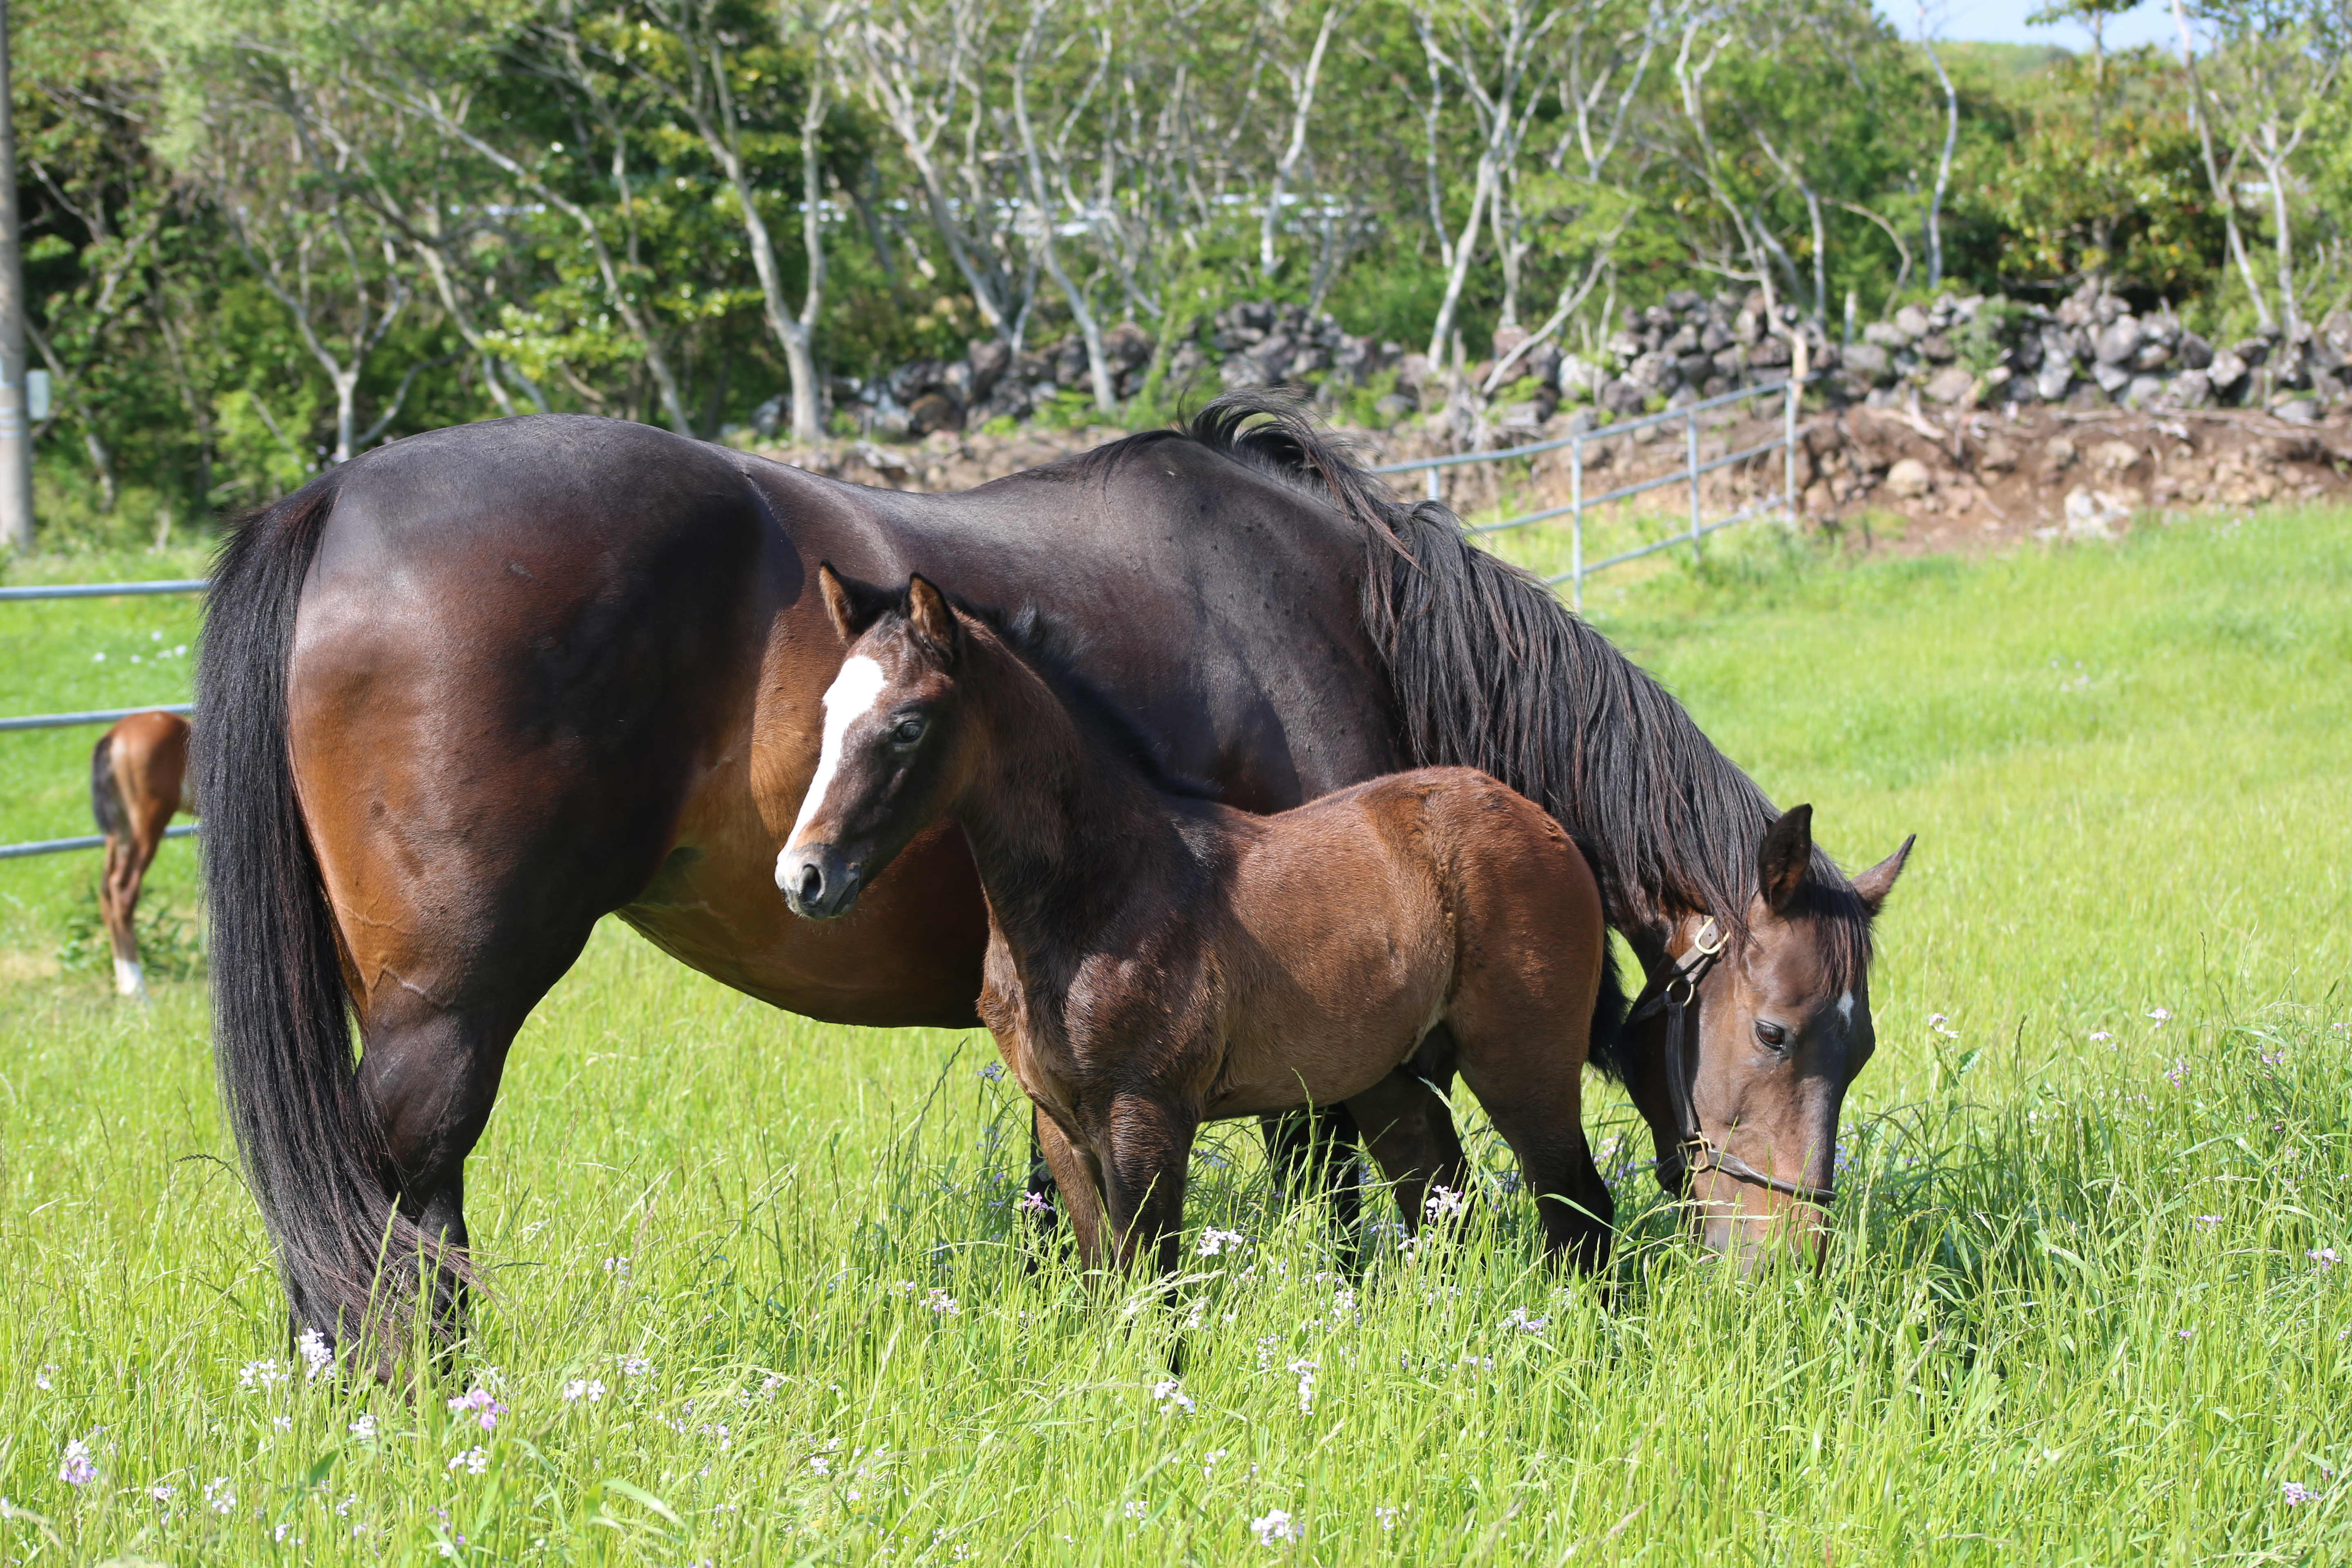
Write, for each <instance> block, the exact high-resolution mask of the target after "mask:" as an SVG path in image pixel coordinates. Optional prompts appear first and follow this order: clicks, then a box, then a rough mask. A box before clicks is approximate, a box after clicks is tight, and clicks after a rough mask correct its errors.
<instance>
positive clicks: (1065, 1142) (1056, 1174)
mask: <svg viewBox="0 0 2352 1568" xmlns="http://www.w3.org/2000/svg"><path fill="white" fill-rule="evenodd" d="M1030 1127H1031V1131H1032V1133H1033V1134H1034V1137H1035V1138H1036V1141H1037V1166H1036V1167H1035V1168H1033V1170H1032V1172H1031V1174H1030V1178H1029V1190H1030V1191H1031V1192H1037V1191H1040V1190H1042V1191H1045V1192H1047V1193H1051V1192H1053V1191H1055V1189H1056V1188H1059V1189H1060V1191H1061V1194H1062V1207H1063V1209H1064V1210H1065V1212H1066V1213H1067V1214H1068V1215H1069V1216H1070V1236H1071V1238H1072V1239H1073V1240H1075V1241H1076V1243H1077V1247H1078V1261H1079V1262H1080V1263H1081V1264H1083V1265H1085V1266H1086V1267H1087V1268H1100V1267H1101V1265H1102V1217H1103V1211H1102V1167H1101V1165H1100V1164H1099V1163H1097V1161H1096V1159H1095V1157H1094V1155H1093V1154H1092V1153H1091V1152H1089V1151H1087V1150H1086V1149H1084V1148H1082V1147H1080V1146H1079V1145H1078V1144H1077V1143H1076V1142H1073V1141H1072V1140H1071V1138H1070V1135H1069V1134H1068V1133H1066V1132H1065V1131H1062V1127H1061V1123H1059V1122H1057V1121H1055V1120H1054V1119H1053V1118H1052V1117H1050V1116H1048V1115H1046V1114H1045V1112H1044V1111H1042V1110H1039V1111H1035V1112H1034V1116H1033V1118H1032V1121H1031V1123H1030ZM1037 1169H1042V1170H1043V1171H1044V1173H1045V1174H1044V1178H1043V1181H1042V1183H1041V1181H1040V1179H1039V1177H1038V1174H1037ZM1043 1223H1044V1224H1045V1225H1046V1226H1050V1225H1051V1224H1052V1222H1051V1220H1050V1219H1048V1220H1045V1221H1044V1222H1043Z"/></svg>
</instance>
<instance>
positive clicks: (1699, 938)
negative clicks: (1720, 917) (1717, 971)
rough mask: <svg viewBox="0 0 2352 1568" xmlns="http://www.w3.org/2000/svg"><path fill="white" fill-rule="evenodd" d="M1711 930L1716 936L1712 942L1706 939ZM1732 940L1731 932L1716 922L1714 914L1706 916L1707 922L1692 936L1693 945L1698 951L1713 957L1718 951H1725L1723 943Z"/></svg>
mask: <svg viewBox="0 0 2352 1568" xmlns="http://www.w3.org/2000/svg"><path fill="white" fill-rule="evenodd" d="M1710 932H1712V933H1713V934H1714V937H1715V941H1714V942H1713V943H1712V944H1710V943H1709V942H1707V940H1706V939H1707V936H1708V934H1709V933H1710ZM1730 940H1731V933H1730V932H1728V931H1725V930H1724V929H1723V928H1722V927H1721V926H1719V925H1717V923H1716V920H1715V917H1714V916H1713V915H1709V916H1707V917H1706V924H1705V925H1703V926H1701V927H1699V928H1698V934H1697V935H1696V936H1694V937H1692V938H1691V946H1692V947H1693V948H1695V949H1696V950H1697V951H1698V952H1703V953H1705V954H1706V955H1707V956H1708V957H1709V958H1713V957H1714V956H1715V955H1716V954H1717V953H1718V952H1722V951H1723V944H1724V943H1725V942H1729V941H1730Z"/></svg>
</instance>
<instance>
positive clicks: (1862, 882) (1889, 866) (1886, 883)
mask: <svg viewBox="0 0 2352 1568" xmlns="http://www.w3.org/2000/svg"><path fill="white" fill-rule="evenodd" d="M1918 842H1919V836H1918V835H1917V834H1916V833H1915V834H1913V835H1912V836H1911V837H1908V838H1906V839H1905V840H1904V841H1903V847H1902V848H1900V849H1897V850H1896V851H1895V853H1894V854H1892V855H1889V856H1888V857H1887V858H1885V859H1884V860H1881V861H1880V862H1879V863H1878V864H1877V865H1875V866H1873V867H1872V868H1870V869H1869V870H1867V871H1864V873H1863V874H1862V875H1861V876H1859V877H1856V878H1855V879H1853V890H1854V891H1855V892H1857V893H1859V894H1861V895H1862V907H1863V908H1864V909H1865V910H1869V911H1870V916H1871V918H1872V919H1873V920H1876V919H1877V918H1878V911H1879V909H1880V908H1881V907H1882V906H1883V905H1884V904H1885V902H1886V895H1887V894H1889V893H1891V892H1893V891H1894V890H1895V878H1897V877H1900V876H1901V875H1903V863H1904V862H1905V861H1906V860H1908V859H1910V858H1911V846H1913V845H1914V844H1916V843H1918Z"/></svg>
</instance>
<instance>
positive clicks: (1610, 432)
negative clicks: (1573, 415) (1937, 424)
mask: <svg viewBox="0 0 2352 1568" xmlns="http://www.w3.org/2000/svg"><path fill="white" fill-rule="evenodd" d="M1813 379H1814V377H1813V376H1811V375H1804V374H1799V375H1796V376H1793V377H1791V378H1790V380H1788V381H1784V382H1779V383H1776V384H1771V385H1768V386H1747V387H1742V388H1740V389H1739V390H1738V391H1737V392H1727V393H1725V394H1724V395H1722V396H1720V397H1703V398H1700V399H1699V400H1698V401H1697V402H1696V403H1689V404H1685V405H1683V406H1682V407H1680V408H1670V409H1668V410H1667V411H1666V412H1665V413H1664V414H1649V415H1644V416H1643V417H1641V418H1639V419H1626V420H1621V421H1619V422H1618V423H1616V424H1613V425H1603V426H1597V427H1596V428H1593V429H1591V430H1579V431H1574V432H1571V433H1570V434H1569V435H1566V436H1559V437H1553V438H1551V439H1550V440H1548V441H1531V442H1529V443H1528V444H1527V445H1525V446H1522V447H1505V448H1503V449H1502V450H1501V451H1496V452H1456V453H1452V454H1449V455H1448V456H1445V457H1442V458H1414V459H1412V461H1410V462H1404V463H1383V464H1381V466H1380V467H1378V468H1374V469H1373V470H1372V472H1374V473H1376V474H1409V473H1416V472H1419V473H1425V474H1427V475H1428V476H1429V486H1428V492H1427V493H1428V496H1429V499H1430V500H1437V499H1438V471H1439V470H1440V469H1443V468H1461V467H1463V466H1464V465H1465V464H1469V463H1507V462H1510V461H1512V460H1514V459H1516V458H1535V457H1540V456H1541V455H1542V454H1544V453H1546V452H1557V451H1559V450H1560V449H1561V448H1562V447H1565V448H1567V450H1568V487H1569V499H1568V504H1567V505H1565V506H1554V507H1546V508H1544V509H1543V510H1540V511H1530V512H1525V513H1522V514H1521V515H1519V516H1517V517H1507V518H1505V519H1503V520H1502V521H1499V522H1482V523H1479V524H1478V525H1477V526H1475V527H1474V528H1470V529H1467V530H1465V531H1466V532H1469V533H1473V534H1480V535H1484V534H1490V533H1507V532H1509V531H1511V530H1513V529H1518V528H1526V527H1528V525H1529V524H1531V523H1538V522H1548V521H1550V520H1551V519H1553V518H1556V517H1566V518H1568V519H1569V563H1570V564H1569V568H1568V570H1567V571H1565V572H1562V573H1560V574H1558V575H1557V576H1553V577H1548V578H1546V579H1544V581H1545V582H1546V583H1548V584H1550V585H1552V586H1554V587H1558V586H1559V584H1562V583H1566V584H1569V585H1570V601H1571V602H1572V603H1573V604H1574V605H1575V607H1576V608H1577V609H1579V610H1581V609H1583V608H1584V584H1585V580H1586V579H1587V578H1590V577H1591V576H1593V575H1595V574H1598V573H1601V572H1606V571H1607V570H1609V568H1611V567H1612V566H1622V565H1623V564H1624V563H1626V562H1628V561H1638V560H1640V559H1641V558H1642V557H1643V556H1644V555H1654V554H1656V553H1657V552H1659V551H1661V550H1671V549H1672V548H1674V547H1675V545H1677V544H1687V545H1689V546H1690V549H1691V559H1692V560H1693V561H1696V560H1698V559H1699V541H1701V540H1703V539H1705V538H1706V536H1707V535H1708V534H1710V533H1713V532H1715V531H1717V530H1718V529H1724V528H1729V527H1731V526H1733V525H1734V524H1735V523H1741V522H1747V521H1750V520H1752V519H1754V518H1759V517H1762V516H1764V515H1766V514H1767V513H1769V512H1776V511H1778V512H1785V513H1787V514H1788V515H1790V516H1791V517H1793V516H1795V515H1796V510H1797V405H1798V402H1799V400H1800V399H1801V397H1802V395H1803V391H1804V385H1805V384H1806V383H1807V382H1809V381H1811V380H1813ZM1775 393H1778V394H1780V435H1779V436H1778V437H1775V438H1773V439H1772V440H1769V441H1765V442H1760V443H1759V444H1758V445H1756V446H1753V447H1746V448H1743V449H1742V450H1740V451H1737V452H1728V453H1726V454H1725V455H1724V456H1722V457H1720V458H1710V459H1708V460H1707V461H1706V462H1701V461H1699V456H1698V421H1699V416H1700V415H1702V414H1705V413H1706V412H1708V411H1709V410H1710V409H1716V408H1727V407H1729V406H1730V405H1733V404H1735V403H1744V402H1747V401H1748V400H1749V399H1751V398H1758V397H1769V396H1770V395H1773V394H1775ZM1678 420H1679V421H1680V422H1681V424H1682V426H1683V464H1682V467H1681V468H1677V469H1675V470H1674V471H1673V472H1671V473H1666V474H1662V475H1660V476H1659V477H1658V478H1656V479H1643V480H1641V481H1640V482H1638V483H1636V484H1630V485H1620V486H1618V487H1617V488H1616V489H1612V490H1605V491H1603V492H1602V493H1601V494H1600V495H1597V496H1587V495H1586V494H1585V493H1584V450H1585V447H1588V446H1590V445H1592V444H1595V443H1598V442H1601V441H1614V440H1617V439H1619V438H1620V437H1626V436H1631V435H1633V433H1634V432H1635V431H1637V430H1651V429H1656V428H1658V427H1660V426H1666V425H1671V424H1674V423H1675V422H1676V421H1678ZM1774 452H1780V453H1782V454H1784V456H1783V458H1782V459H1781V465H1780V492H1779V493H1778V494H1776V495H1769V496H1766V497H1764V498H1763V499H1762V500H1759V501H1758V502H1756V503H1755V504H1754V505H1752V506H1749V507H1748V508H1745V509H1744V510H1740V511H1737V512H1734V513H1733V514H1732V515H1731V516H1729V517H1722V518H1717V519H1716V520H1715V521H1712V522H1710V521H1706V519H1705V518H1704V517H1703V516H1702V515H1701V514H1700V509H1699V494H1698V482H1699V480H1700V479H1702V478H1704V477H1705V476H1706V475H1708V474H1711V473H1713V472H1715V470H1717V468H1729V467H1730V466H1731V465H1732V464H1734V463H1747V462H1753V461H1754V460H1755V459H1757V458H1762V457H1767V456H1769V455H1770V454H1771V453H1774ZM1667 485H1687V486H1688V487H1690V523H1689V526H1688V527H1687V528H1685V529H1683V530H1681V531H1677V532H1675V533H1674V534H1671V535H1669V536H1668V537H1666V538H1664V539H1656V540H1652V541H1651V542H1648V543H1646V544H1643V545H1640V546H1637V547H1636V548H1634V549H1632V550H1621V551H1619V552H1617V553H1616V554H1614V555H1612V556H1610V557H1608V558H1607V559H1606V560H1602V561H1595V562H1591V563H1588V562H1586V560H1585V559H1584V514H1585V513H1586V512H1587V511H1588V510H1591V509H1592V508H1594V507H1602V506H1611V505H1613V504H1615V503H1616V502H1618V501H1622V500H1631V499H1633V497H1634V496H1637V495H1642V494H1644V493H1646V492H1647V491H1650V490H1654V489H1663V488H1664V487H1665V486H1667Z"/></svg>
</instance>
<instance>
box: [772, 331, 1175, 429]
mask: <svg viewBox="0 0 2352 1568" xmlns="http://www.w3.org/2000/svg"><path fill="white" fill-rule="evenodd" d="M1152 346H1153V345H1152V342H1151V338H1150V334H1149V333H1147V332H1145V331H1143V329H1142V328H1140V327H1139V326H1137V325H1135V324H1134V323H1133V322H1132V321H1123V322H1121V323H1119V324H1118V326H1115V327H1112V328H1109V329H1108V331H1105V332H1104V333H1103V363H1104V367H1105V368H1106V369H1107V370H1108V372H1109V374H1110V381H1111V395H1112V396H1114V397H1116V398H1118V399H1120V400H1121V401H1124V400H1126V399H1128V398H1130V397H1133V396H1134V395H1136V394H1137V393H1139V392H1140V391H1142V390H1143V381H1144V376H1145V374H1147V372H1149V370H1150V366H1151V354H1152ZM832 390H833V402H834V406H835V408H844V409H848V410H850V411H852V412H853V413H855V414H856V416H857V417H858V421H859V423H860V424H861V425H863V426H866V428H868V429H869V430H870V431H871V432H872V433H874V434H877V435H883V436H928V435H929V434H930V433H931V432H932V431H934V430H961V429H963V428H964V427H965V426H978V425H984V424H987V423H988V422H989V421H990V420H992V419H999V418H1009V419H1025V418H1027V417H1028V416H1030V415H1031V414H1032V413H1034V411H1035V410H1036V408H1037V407H1038V405H1041V404H1045V403H1050V402H1052V401H1054V400H1055V398H1057V397H1059V396H1060V395H1062V394H1063V393H1065V392H1070V391H1077V392H1083V393H1086V394H1087V395H1092V393H1093V390H1094V374H1093V369H1092V366H1091V365H1090V364H1089V363H1088V359H1087V344H1086V340H1085V339H1084V338H1082V337H1080V336H1079V335H1078V334H1077V333H1076V332H1072V333H1071V334H1069V335H1068V336H1067V337H1066V338H1064V339H1062V340H1061V341H1060V342H1056V343H1049V344H1047V345H1045V347H1042V348H1037V349H1024V351H1023V352H1021V353H1013V350H1012V348H1011V346H1010V345H1008V344H1006V343H1004V342H1001V341H999V340H997V339H993V338H991V339H975V340H974V341H973V342H972V344H971V351H970V352H969V353H966V354H965V355H964V357H963V358H961V359H958V360H913V361H910V362H908V363H906V364H902V365H900V366H898V368H897V369H895V370H893V371H891V372H890V373H889V374H887V375H880V376H877V377H875V378H874V379H873V380H871V381H852V380H848V379H846V378H836V379H835V382H834V384H833V389H832ZM776 406H777V412H776V413H775V414H773V415H770V414H769V410H768V409H767V408H765V407H763V408H762V409H761V415H762V416H768V421H769V425H768V426H767V427H762V428H761V434H763V435H765V434H769V433H771V429H772V424H773V423H776V422H780V421H781V419H782V404H781V403H780V404H778V405H776Z"/></svg>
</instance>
